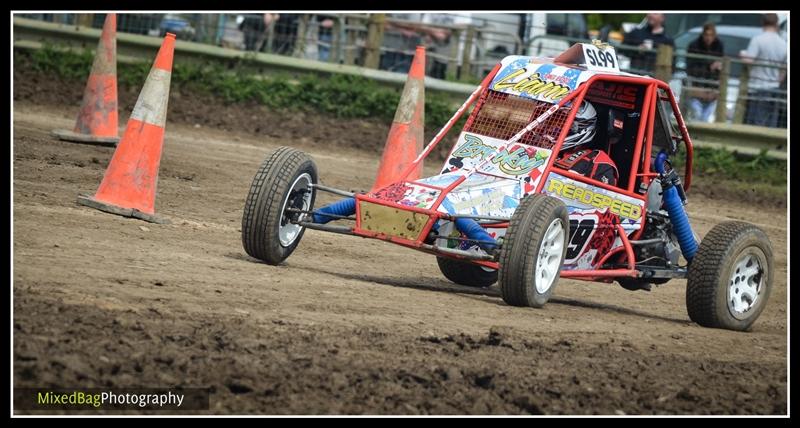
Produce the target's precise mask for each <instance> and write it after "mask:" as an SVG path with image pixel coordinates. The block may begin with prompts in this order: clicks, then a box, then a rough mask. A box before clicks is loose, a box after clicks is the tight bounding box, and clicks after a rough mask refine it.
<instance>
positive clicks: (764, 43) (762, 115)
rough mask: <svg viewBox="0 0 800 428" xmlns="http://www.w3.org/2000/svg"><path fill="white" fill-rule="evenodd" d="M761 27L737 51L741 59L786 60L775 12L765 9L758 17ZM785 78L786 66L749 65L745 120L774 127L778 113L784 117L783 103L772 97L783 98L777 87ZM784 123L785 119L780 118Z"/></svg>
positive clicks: (783, 94)
mask: <svg viewBox="0 0 800 428" xmlns="http://www.w3.org/2000/svg"><path fill="white" fill-rule="evenodd" d="M762 24H763V26H764V31H763V32H762V33H760V34H758V35H756V36H755V37H753V38H752V39H751V40H750V44H749V45H748V46H747V49H746V50H744V51H742V52H740V56H741V57H742V60H743V61H744V62H749V63H768V64H774V65H776V66H778V65H784V64H786V41H785V40H783V38H781V36H780V34H778V15H777V14H774V13H767V14H765V15H764V17H763V18H762ZM785 79H786V68H782V69H781V68H779V67H770V66H766V65H752V66H751V68H750V80H749V82H748V101H747V110H746V114H745V123H747V124H751V125H759V126H768V127H773V128H775V127H778V125H779V120H780V119H781V116H782V115H784V117H785V109H786V105H785V103H780V102H778V101H772V99H775V98H785V97H786V93H785V91H784V90H782V89H781V86H783V84H784V82H785ZM783 122H784V123H785V119H783Z"/></svg>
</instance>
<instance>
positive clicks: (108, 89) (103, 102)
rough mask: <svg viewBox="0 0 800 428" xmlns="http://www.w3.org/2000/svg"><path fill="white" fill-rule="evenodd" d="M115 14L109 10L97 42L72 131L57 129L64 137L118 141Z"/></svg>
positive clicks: (59, 136)
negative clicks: (95, 52) (79, 109)
mask: <svg viewBox="0 0 800 428" xmlns="http://www.w3.org/2000/svg"><path fill="white" fill-rule="evenodd" d="M116 34H117V16H116V14H113V13H109V14H108V15H107V16H106V22H105V24H104V25H103V33H102V34H101V35H100V42H99V43H98V44H97V54H95V57H94V63H93V64H92V71H91V73H90V74H89V81H88V82H87V83H86V90H85V91H84V93H83V102H82V104H81V111H80V113H78V120H77V122H76V123H75V129H74V130H73V131H67V130H62V129H57V130H55V131H53V135H55V136H56V137H58V138H60V139H62V140H65V141H76V142H82V143H95V144H106V145H112V146H115V145H117V143H118V142H119V130H118V129H117V128H118V117H117V37H116Z"/></svg>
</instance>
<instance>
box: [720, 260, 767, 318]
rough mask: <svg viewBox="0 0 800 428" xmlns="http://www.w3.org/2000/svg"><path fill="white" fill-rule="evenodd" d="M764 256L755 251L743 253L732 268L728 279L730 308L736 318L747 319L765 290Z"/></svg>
mask: <svg viewBox="0 0 800 428" xmlns="http://www.w3.org/2000/svg"><path fill="white" fill-rule="evenodd" d="M764 265H765V263H764V262H763V260H762V257H761V256H760V255H759V254H757V253H756V252H754V251H749V252H745V253H743V254H742V255H741V256H739V258H738V259H737V260H736V262H735V263H734V264H733V268H732V269H731V277H730V278H729V280H728V309H729V310H730V312H731V315H733V317H734V318H736V319H745V318H747V317H748V316H749V315H750V314H748V312H749V311H750V310H752V309H753V308H754V307H755V306H756V302H758V298H759V296H760V295H761V292H762V291H763V290H764V287H763V285H764V277H765V276H766V275H764V273H765V272H764Z"/></svg>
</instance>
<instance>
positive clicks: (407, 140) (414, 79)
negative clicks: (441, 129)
mask: <svg viewBox="0 0 800 428" xmlns="http://www.w3.org/2000/svg"><path fill="white" fill-rule="evenodd" d="M424 125H425V47H424V46H417V51H416V53H414V60H413V61H412V62H411V70H409V72H408V80H406V85H405V87H404V88H403V95H401V97H400V103H399V104H398V105H397V112H396V113H395V115H394V120H393V121H392V128H391V129H390V130H389V137H388V138H387V139H386V145H385V146H384V148H383V156H382V157H381V164H380V166H379V167H378V176H377V177H376V178H375V184H373V185H372V190H373V191H375V190H378V189H380V188H382V187H385V186H387V185H389V184H392V183H394V182H397V181H399V180H400V179H401V178H402V174H403V172H405V170H406V168H408V167H409V165H411V163H412V162H414V159H416V157H417V154H418V153H421V152H422V146H423V141H422V139H423V138H424V133H423V131H424ZM421 173H422V162H420V163H419V165H418V167H417V168H415V169H414V170H413V171H412V172H411V174H409V176H408V180H416V179H418V178H419V177H420V174H421Z"/></svg>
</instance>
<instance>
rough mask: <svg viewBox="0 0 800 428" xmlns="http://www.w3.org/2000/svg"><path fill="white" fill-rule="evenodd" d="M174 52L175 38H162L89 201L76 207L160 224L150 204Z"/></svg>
mask: <svg viewBox="0 0 800 428" xmlns="http://www.w3.org/2000/svg"><path fill="white" fill-rule="evenodd" d="M174 50H175V35H174V34H171V33H167V36H166V37H165V38H164V42H163V43H162V44H161V49H159V51H158V56H156V61H155V63H153V68H151V69H150V74H149V75H148V76H147V81H146V82H145V83H144V88H142V92H141V93H140V94H139V99H138V100H137V101H136V106H134V108H133V112H132V113H131V117H130V119H128V125H127V126H126V128H125V133H124V134H123V135H122V140H121V141H120V142H119V145H118V146H117V149H116V150H115V151H114V156H113V157H112V158H111V163H109V165H108V169H106V174H105V176H104V177H103V182H102V183H100V187H99V188H98V189H97V193H96V194H95V195H94V197H93V198H91V197H88V196H78V203H79V204H81V205H86V206H89V207H93V208H97V209H99V210H101V211H106V212H109V213H112V214H119V215H123V216H126V217H136V218H140V219H142V220H146V221H150V222H153V223H165V222H166V221H165V220H164V219H161V218H158V217H156V216H155V200H156V184H157V183H158V166H159V164H160V162H161V148H162V146H163V143H164V124H165V122H166V119H167V102H168V101H169V81H170V77H171V75H172V57H173V52H174Z"/></svg>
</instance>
